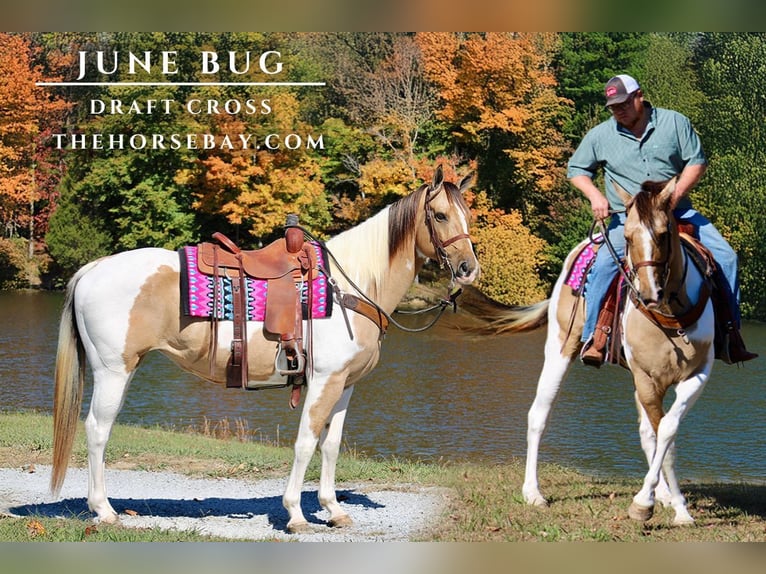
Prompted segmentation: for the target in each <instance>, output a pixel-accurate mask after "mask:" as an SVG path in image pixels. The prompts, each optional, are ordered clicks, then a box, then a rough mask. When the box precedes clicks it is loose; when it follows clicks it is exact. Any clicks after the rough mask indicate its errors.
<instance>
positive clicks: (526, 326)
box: [471, 299, 551, 335]
mask: <svg viewBox="0 0 766 574" xmlns="http://www.w3.org/2000/svg"><path fill="white" fill-rule="evenodd" d="M550 302H551V300H550V299H546V300H545V301H540V302H539V303H535V304H534V305H527V306H511V307H506V308H504V309H500V310H495V311H494V313H492V314H491V315H490V317H491V318H490V319H489V320H488V321H487V322H486V323H485V324H484V325H481V326H478V327H474V328H472V329H471V330H472V331H473V332H475V333H480V334H485V335H497V334H501V333H522V332H525V331H534V330H535V329H539V328H540V327H542V326H543V325H545V324H547V323H548V307H549V306H550Z"/></svg>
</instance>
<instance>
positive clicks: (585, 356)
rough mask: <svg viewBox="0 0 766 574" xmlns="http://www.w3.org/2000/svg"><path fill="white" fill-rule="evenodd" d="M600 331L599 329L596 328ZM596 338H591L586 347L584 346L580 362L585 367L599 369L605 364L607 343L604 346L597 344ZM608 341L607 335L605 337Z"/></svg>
mask: <svg viewBox="0 0 766 574" xmlns="http://www.w3.org/2000/svg"><path fill="white" fill-rule="evenodd" d="M596 329H597V330H598V327H597V328H596ZM595 339H596V337H595V336H594V337H591V338H590V339H589V340H588V341H587V342H586V343H585V345H583V348H582V352H581V353H580V360H581V361H582V362H583V364H584V365H588V366H590V367H596V368H597V369H598V368H600V367H601V365H602V364H604V359H605V358H606V341H604V343H603V344H602V345H598V344H596V341H595ZM604 339H606V335H604Z"/></svg>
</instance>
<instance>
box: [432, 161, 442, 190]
mask: <svg viewBox="0 0 766 574" xmlns="http://www.w3.org/2000/svg"><path fill="white" fill-rule="evenodd" d="M442 183H444V170H443V169H442V165H441V164H439V167H437V168H436V171H435V172H434V178H433V180H431V189H432V190H437V189H439V188H440V187H441V186H442Z"/></svg>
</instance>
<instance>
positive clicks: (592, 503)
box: [0, 412, 766, 542]
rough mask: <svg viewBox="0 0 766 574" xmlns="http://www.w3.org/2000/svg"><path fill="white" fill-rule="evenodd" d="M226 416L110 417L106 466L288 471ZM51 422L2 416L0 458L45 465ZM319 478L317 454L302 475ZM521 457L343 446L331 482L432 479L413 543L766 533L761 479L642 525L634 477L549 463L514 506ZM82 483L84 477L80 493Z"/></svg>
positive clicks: (659, 512) (16, 530) (206, 472)
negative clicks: (437, 510) (438, 506)
mask: <svg viewBox="0 0 766 574" xmlns="http://www.w3.org/2000/svg"><path fill="white" fill-rule="evenodd" d="M80 425H81V426H80V429H79V430H78V433H77V437H76V439H75V447H74V452H73V455H72V460H71V463H70V464H71V466H85V464H86V448H85V433H84V430H83V429H82V423H80ZM252 438H253V437H252V436H250V434H249V433H248V432H247V428H246V426H243V425H242V424H240V423H237V422H236V421H235V422H234V423H233V424H232V423H230V422H226V421H220V422H217V423H212V422H209V423H208V424H205V425H203V428H201V429H192V428H187V429H183V430H180V431H171V430H166V429H160V428H143V427H137V426H130V425H119V424H118V425H115V428H114V431H113V434H112V438H111V440H110V442H109V446H108V448H107V466H108V467H110V468H121V469H140V470H149V471H174V472H178V473H182V474H188V475H192V476H202V477H231V478H238V479H243V480H253V481H257V480H260V479H264V478H273V477H278V476H285V475H287V474H288V473H289V472H290V465H291V464H292V457H293V453H292V449H291V448H288V447H284V446H279V445H274V444H269V443H267V442H264V441H260V442H259V441H256V440H252ZM51 448H52V418H51V417H50V416H48V415H45V414H40V413H32V412H9V413H1V412H0V466H2V467H10V468H26V467H29V465H41V464H50V460H51ZM318 477H319V457H318V456H315V457H314V459H313V460H312V463H311V465H310V466H309V469H308V471H307V474H306V480H307V481H308V482H312V481H316V480H318ZM523 477H524V461H523V460H521V459H518V458H516V459H512V460H510V461H509V462H508V463H505V464H496V465H490V464H473V463H452V462H449V461H441V462H438V463H430V462H428V463H425V462H416V461H407V460H402V459H398V458H388V459H385V460H379V459H370V458H367V457H364V456H359V455H358V454H356V453H355V452H353V451H348V450H346V451H345V452H342V454H341V457H340V460H339V462H338V469H337V482H338V485H339V486H340V485H342V484H343V483H348V482H355V483H358V482H369V483H371V484H392V485H397V484H406V485H409V487H410V488H417V487H418V486H423V487H431V486H436V487H442V488H445V489H447V491H448V492H450V493H451V495H450V496H449V497H448V501H447V504H446V508H445V512H444V513H443V515H442V516H435V517H434V527H433V528H432V529H431V530H430V531H429V532H427V533H424V534H423V535H422V537H421V540H420V541H429V542H500V541H503V542H511V541H512V542H528V541H551V542H559V541H560V542H564V541H595V542H599V541H610V542H616V541H617V542H640V541H656V542H690V541H701V542H720V541H727V542H733V541H738V542H752V541H764V540H766V484H740V483H736V484H722V483H699V482H686V483H683V484H682V490H683V492H684V494H685V496H686V497H687V500H688V502H689V510H690V512H691V514H692V516H693V517H694V518H695V520H696V521H697V523H696V525H695V526H692V527H680V528H679V527H673V526H671V521H672V517H673V511H672V510H671V509H666V508H662V507H660V506H659V505H658V507H657V508H656V511H655V516H654V518H652V519H651V520H650V521H649V522H647V523H644V524H641V523H637V522H635V521H632V520H630V519H629V518H628V517H627V508H628V505H629V504H630V501H631V498H632V496H633V495H634V494H635V492H636V491H637V490H638V489H639V487H640V483H641V478H642V477H631V478H594V477H589V476H585V475H583V474H581V473H579V472H577V471H575V470H572V469H568V468H564V467H560V466H557V465H554V464H543V465H541V468H540V484H541V490H542V491H543V494H545V495H546V496H547V497H548V499H549V502H550V506H549V507H548V508H536V507H531V506H528V505H527V504H525V503H524V501H523V497H522V495H521V484H522V482H523ZM85 489H86V485H83V496H85ZM29 540H40V541H81V540H91V541H111V542H116V541H124V542H128V541H143V542H163V541H207V540H221V539H215V538H211V537H207V536H199V535H196V534H194V533H188V532H187V533H180V532H163V531H160V530H147V531H142V530H133V529H127V528H119V527H118V528H115V527H109V528H101V527H100V526H96V527H94V526H93V524H92V521H91V520H90V519H89V518H88V517H85V518H84V519H82V520H80V519H51V518H44V517H34V518H32V517H24V518H15V517H8V516H0V541H6V542H8V541H16V542H20V541H29Z"/></svg>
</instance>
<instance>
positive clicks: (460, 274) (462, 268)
mask: <svg viewBox="0 0 766 574" xmlns="http://www.w3.org/2000/svg"><path fill="white" fill-rule="evenodd" d="M478 276H479V263H478V262H476V264H475V265H474V264H471V263H469V262H468V261H463V262H461V263H460V265H458V266H457V269H456V270H455V281H456V282H457V283H458V284H460V285H470V284H471V283H473V282H474V281H475V280H476V278H477V277H478Z"/></svg>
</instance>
